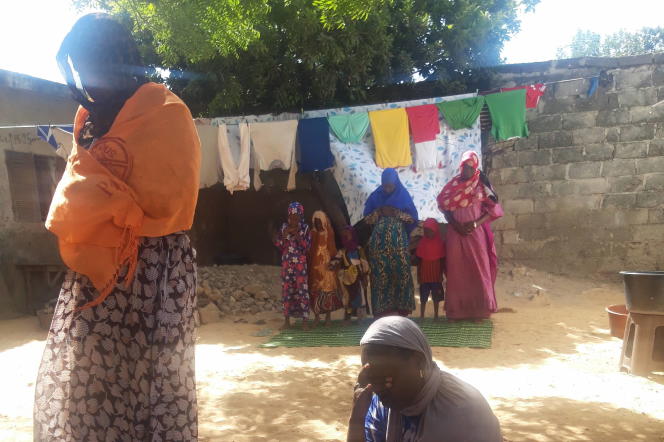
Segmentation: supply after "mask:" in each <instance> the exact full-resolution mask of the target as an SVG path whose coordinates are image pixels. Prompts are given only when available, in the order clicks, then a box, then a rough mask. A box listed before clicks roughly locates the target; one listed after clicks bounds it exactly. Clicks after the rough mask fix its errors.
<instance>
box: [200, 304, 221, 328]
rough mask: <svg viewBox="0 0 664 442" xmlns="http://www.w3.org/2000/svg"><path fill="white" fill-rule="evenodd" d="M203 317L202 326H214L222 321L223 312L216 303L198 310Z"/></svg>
mask: <svg viewBox="0 0 664 442" xmlns="http://www.w3.org/2000/svg"><path fill="white" fill-rule="evenodd" d="M198 312H199V314H200V316H201V323H202V324H212V323H215V322H219V321H220V320H221V311H220V310H219V308H218V307H217V306H216V305H215V304H214V303H212V302H211V303H209V304H208V305H207V306H205V307H203V308H201V309H198Z"/></svg>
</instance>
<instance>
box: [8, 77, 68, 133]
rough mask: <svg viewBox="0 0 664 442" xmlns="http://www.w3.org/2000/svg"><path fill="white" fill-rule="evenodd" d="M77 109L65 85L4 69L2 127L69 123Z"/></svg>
mask: <svg viewBox="0 0 664 442" xmlns="http://www.w3.org/2000/svg"><path fill="white" fill-rule="evenodd" d="M76 107H77V106H76V104H75V103H74V101H73V100H72V99H71V97H70V95H69V90H68V89H67V87H66V86H65V85H63V84H59V83H54V82H51V81H46V80H41V79H38V78H33V77H29V76H27V75H22V74H17V73H15V72H9V71H3V70H0V126H21V125H31V124H67V123H70V122H71V121H73V120H74V113H75V112H76Z"/></svg>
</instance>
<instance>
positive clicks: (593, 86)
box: [588, 77, 599, 98]
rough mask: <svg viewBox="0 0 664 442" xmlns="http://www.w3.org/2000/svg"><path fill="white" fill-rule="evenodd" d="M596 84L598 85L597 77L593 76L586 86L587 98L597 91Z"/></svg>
mask: <svg viewBox="0 0 664 442" xmlns="http://www.w3.org/2000/svg"><path fill="white" fill-rule="evenodd" d="M597 86H599V77H593V78H591V79H590V87H589V88H588V98H590V97H592V96H593V95H595V92H596V91H597Z"/></svg>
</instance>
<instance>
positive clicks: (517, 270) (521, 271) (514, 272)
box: [510, 267, 528, 278]
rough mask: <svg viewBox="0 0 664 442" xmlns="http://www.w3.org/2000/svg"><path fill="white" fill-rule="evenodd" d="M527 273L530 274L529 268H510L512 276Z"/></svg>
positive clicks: (521, 275)
mask: <svg viewBox="0 0 664 442" xmlns="http://www.w3.org/2000/svg"><path fill="white" fill-rule="evenodd" d="M526 275H528V269H526V268H525V267H514V268H513V269H512V270H510V276H511V277H512V278H516V277H524V276H526Z"/></svg>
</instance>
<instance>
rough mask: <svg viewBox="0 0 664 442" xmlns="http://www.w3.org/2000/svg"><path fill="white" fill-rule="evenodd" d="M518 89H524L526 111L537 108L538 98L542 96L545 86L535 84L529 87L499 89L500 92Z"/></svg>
mask: <svg viewBox="0 0 664 442" xmlns="http://www.w3.org/2000/svg"><path fill="white" fill-rule="evenodd" d="M518 89H526V109H534V108H536V107H537V103H539V99H540V97H541V96H542V95H544V91H545V90H546V85H545V84H542V83H537V84H531V85H530V86H518V87H503V88H500V92H508V91H516V90H518Z"/></svg>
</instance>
